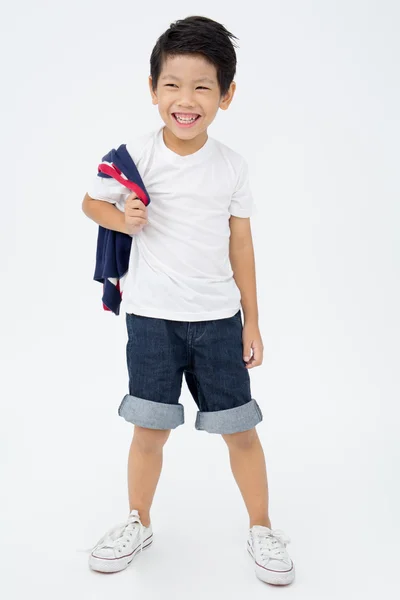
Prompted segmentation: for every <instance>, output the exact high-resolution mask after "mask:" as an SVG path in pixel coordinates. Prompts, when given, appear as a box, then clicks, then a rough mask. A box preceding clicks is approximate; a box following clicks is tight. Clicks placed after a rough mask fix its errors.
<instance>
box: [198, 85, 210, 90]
mask: <svg viewBox="0 0 400 600" xmlns="http://www.w3.org/2000/svg"><path fill="white" fill-rule="evenodd" d="M197 89H198V90H209V89H210V88H208V87H204V86H201V85H200V86H199V87H198V88H197Z"/></svg>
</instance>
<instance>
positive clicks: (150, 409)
mask: <svg viewBox="0 0 400 600" xmlns="http://www.w3.org/2000/svg"><path fill="white" fill-rule="evenodd" d="M118 414H119V416H120V417H123V418H124V419H125V420H126V421H128V422H129V423H133V424H134V425H139V427H146V428H147V429H175V428H176V427H178V425H182V423H183V422H184V420H185V417H184V411H183V405H182V404H163V403H162V402H153V401H152V400H144V399H143V398H137V397H136V396H130V395H129V394H127V395H126V396H124V398H123V400H122V402H121V404H120V406H119V408H118Z"/></svg>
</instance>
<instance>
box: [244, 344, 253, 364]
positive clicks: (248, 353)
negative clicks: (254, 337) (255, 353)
mask: <svg viewBox="0 0 400 600" xmlns="http://www.w3.org/2000/svg"><path fill="white" fill-rule="evenodd" d="M250 358H251V342H245V343H244V344H243V360H244V362H246V363H248V362H249V360H250Z"/></svg>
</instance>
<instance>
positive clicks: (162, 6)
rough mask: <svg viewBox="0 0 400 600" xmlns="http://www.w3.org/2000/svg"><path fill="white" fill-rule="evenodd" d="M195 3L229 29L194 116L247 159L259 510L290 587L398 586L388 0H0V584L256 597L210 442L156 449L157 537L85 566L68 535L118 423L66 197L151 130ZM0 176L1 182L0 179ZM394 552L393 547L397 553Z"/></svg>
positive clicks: (110, 481)
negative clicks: (156, 77) (169, 62)
mask: <svg viewBox="0 0 400 600" xmlns="http://www.w3.org/2000/svg"><path fill="white" fill-rule="evenodd" d="M191 14H202V15H205V16H209V17H211V18H213V19H216V20H219V21H221V22H222V23H223V24H224V25H225V26H226V27H227V28H228V29H229V30H230V31H232V32H233V33H234V34H236V35H237V36H238V37H239V38H240V42H239V44H240V48H239V49H238V51H237V54H238V72H237V77H236V82H237V85H238V90H237V95H236V97H235V99H234V102H233V104H232V106H231V108H230V109H229V111H228V112H226V113H220V114H219V115H218V116H217V119H216V121H215V123H214V124H213V126H212V128H211V130H210V135H212V136H214V137H217V138H219V139H220V140H221V141H223V142H224V143H226V144H228V145H230V146H231V147H232V148H234V149H236V150H238V151H239V152H241V153H242V154H243V155H244V156H245V157H246V159H247V161H248V163H249V166H250V172H251V178H252V187H253V191H254V195H255V197H256V201H257V206H258V212H257V217H256V218H255V219H254V222H253V231H254V240H255V247H256V252H257V274H258V288H259V303H260V312H261V328H262V333H263V337H264V344H265V362H264V365H263V366H262V367H261V368H259V369H257V370H255V371H253V372H252V375H251V376H252V387H253V396H254V397H255V398H256V399H257V401H258V402H259V403H260V405H261V407H262V410H263V413H264V421H263V423H262V424H261V425H260V426H259V428H258V430H259V435H260V437H261V439H262V441H263V445H264V448H265V453H266V458H267V464H268V474H269V482H270V494H271V517H272V524H273V527H275V528H282V529H284V530H285V531H286V532H287V534H289V536H290V537H291V538H292V544H291V545H290V546H289V550H290V552H291V554H292V557H293V559H294V560H295V563H296V566H297V581H296V583H295V584H294V586H291V587H289V588H287V589H285V591H283V590H281V591H280V592H279V593H284V594H285V597H291V598H296V600H297V599H300V598H301V599H303V598H304V599H307V600H313V599H318V600H320V599H321V598H324V600H329V599H331V598H335V599H336V598H338V599H339V598H343V597H345V598H352V599H358V598H363V600H366V599H368V598H375V597H376V596H377V595H378V594H379V596H380V597H388V598H389V597H390V598H391V597H393V595H394V590H395V589H396V588H397V583H396V581H395V573H397V566H398V564H397V563H398V539H399V534H400V531H399V529H400V519H399V509H398V507H399V505H400V493H399V438H398V429H399V408H398V405H399V400H400V385H399V358H400V356H399V341H398V340H399V335H400V327H399V325H400V323H399V306H400V293H399V292H400V283H399V263H400V261H399V255H400V252H399V235H398V231H399V177H398V163H399V142H398V140H399V134H400V123H399V106H400V84H399V77H398V73H399V58H400V53H399V50H400V45H399V35H398V33H399V27H400V19H399V17H400V9H399V4H398V3H397V2H396V1H395V0H393V1H390V0H380V1H378V0H336V1H333V0H320V1H319V2H318V1H316V0H314V1H311V0H281V1H277V0H276V1H268V0H267V1H266V2H262V3H259V2H258V0H257V1H256V0H249V1H247V2H246V3H245V4H243V3H238V4H237V5H234V4H233V3H232V2H228V1H227V0H225V1H221V2H216V1H215V0H214V1H210V0H202V1H201V2H199V1H198V2H195V1H190V0H188V1H187V2H186V3H183V2H178V1H176V0H170V1H169V2H162V1H161V0H156V1H155V2H152V3H135V2H133V1H131V2H128V0H115V1H114V2H113V3H110V2H105V1H104V0H96V1H95V0H79V1H78V0H69V1H68V2H66V1H63V2H62V1H58V2H54V1H53V2H50V1H48V2H45V1H44V0H42V1H39V0H38V1H36V2H28V0H20V1H19V2H15V3H11V4H10V3H9V4H8V5H7V8H6V9H5V13H4V10H3V14H2V26H1V27H2V32H1V44H2V46H3V47H2V58H3V61H4V64H3V68H2V73H3V77H2V81H3V91H2V97H1V102H2V105H3V107H2V115H3V116H4V120H3V129H4V137H3V143H2V146H3V149H2V152H3V156H2V164H3V165H4V166H5V168H4V171H3V178H2V185H3V194H2V196H3V197H2V218H1V219H0V222H1V229H2V231H1V245H2V261H1V267H0V268H1V279H0V281H1V297H2V310H1V365H2V367H1V373H2V374H1V385H2V391H1V403H2V406H1V415H2V418H1V425H0V433H1V472H2V473H1V475H2V486H1V489H2V493H1V507H0V526H1V535H0V550H1V560H0V565H1V567H0V570H1V577H0V589H3V591H5V594H4V597H6V598H7V599H8V600H11V599H14V598H22V597H26V596H27V595H28V594H29V596H30V597H32V595H33V597H35V598H36V597H39V596H40V597H41V598H44V599H47V598H57V599H58V600H63V599H64V598H65V599H67V598H68V599H69V598H71V597H74V598H77V599H81V598H82V599H85V600H86V599H88V598H93V599H94V598H95V599H96V600H100V599H103V598H104V599H106V598H109V597H110V594H112V595H113V597H114V595H116V594H119V597H132V596H134V597H136V594H137V597H139V596H140V598H141V599H142V600H147V599H156V598H157V599H158V598H161V597H163V598H168V599H169V598H171V599H172V598H174V599H186V598H187V596H188V594H190V595H191V596H192V598H194V599H196V600H197V599H200V598H204V597H207V598H210V599H211V600H213V599H217V598H218V599H219V598H221V597H222V598H225V597H226V598H228V597H229V598H234V599H235V600H236V599H239V598H243V597H247V596H250V595H251V597H254V598H264V597H265V595H266V594H269V595H272V594H276V593H278V591H277V590H275V589H273V588H270V587H268V589H265V588H266V586H265V585H264V584H262V583H261V582H259V581H258V580H256V578H255V577H254V575H253V566H252V563H251V560H250V558H249V557H248V555H247V553H246V551H245V541H246V535H247V514H246V512H245V509H244V505H243V503H242V500H241V497H240V495H239V492H238V490H237V489H236V486H235V484H234V482H233V478H232V476H231V473H230V469H229V465H228V455H227V450H226V448H225V446H224V443H223V442H222V440H221V439H220V438H219V437H217V436H212V435H209V434H206V433H203V432H197V431H195V430H194V419H195V412H196V411H195V407H194V403H193V401H192V400H191V399H190V397H189V394H188V392H187V390H186V388H184V393H183V398H182V401H183V403H184V404H185V410H186V424H185V426H183V427H181V428H180V429H178V430H176V431H175V432H174V433H173V434H172V436H171V438H170V441H169V442H168V444H167V447H166V451H165V463H164V464H165V467H164V471H163V475H162V478H161V481H160V485H159V488H158V493H157V496H156V500H155V503H154V508H153V525H154V529H155V535H156V538H155V539H156V544H154V546H153V548H152V549H151V550H150V551H149V552H147V553H145V554H144V555H143V556H140V557H138V558H137V559H136V561H135V562H134V563H133V565H132V566H131V567H130V568H129V569H128V570H127V571H125V572H123V573H120V574H117V575H114V576H109V577H107V576H102V575H100V574H94V573H92V572H90V571H89V569H88V568H87V555H86V554H84V553H83V552H80V550H81V549H82V548H87V547H90V546H91V545H93V544H94V543H95V542H96V541H97V539H98V538H99V537H100V536H101V535H102V534H103V533H104V531H105V530H106V529H108V528H109V527H111V526H112V525H114V524H115V523H118V522H120V521H121V520H123V519H124V518H125V516H126V514H127V510H128V501H127V491H126V461H127V453H128V448H129V444H130V440H131V434H132V428H131V426H130V425H129V424H128V423H126V422H125V421H124V420H123V419H121V418H120V417H119V416H118V414H117V408H118V405H119V403H120V401H121V398H122V396H123V395H124V394H125V393H126V391H127V373H126V366H125V340H126V334H125V323H124V318H123V316H122V317H118V318H117V317H115V316H114V315H111V314H109V313H104V312H103V311H102V308H101V302H100V295H101V286H100V285H99V284H97V283H95V282H93V280H92V275H93V268H94V252H95V244H96V235H97V227H96V225H95V224H94V223H93V222H91V221H89V220H88V219H87V218H86V217H85V216H84V215H83V213H82V212H81V201H82V198H83V196H84V194H85V191H86V189H87V185H88V181H89V179H91V177H92V175H93V174H94V173H96V168H97V164H98V161H99V160H100V158H101V157H102V156H103V154H104V153H105V152H107V151H108V150H109V148H110V147H112V146H115V145H116V144H120V143H123V142H125V141H126V140H127V139H128V138H132V136H133V135H135V134H136V132H137V133H138V134H139V133H140V134H141V133H145V132H146V131H148V130H149V129H153V128H155V127H157V126H158V124H159V123H160V119H159V116H158V112H157V108H156V107H153V106H152V104H151V101H150V95H149V92H148V87H147V76H148V74H149V58H150V53H151V50H152V48H153V45H154V44H155V42H156V39H157V37H158V36H159V35H160V34H161V33H162V32H163V31H164V30H165V29H166V28H167V27H168V26H169V24H170V23H171V22H172V21H174V20H176V19H178V18H184V17H186V16H189V15H191ZM4 186H5V187H4ZM396 554H397V555H396Z"/></svg>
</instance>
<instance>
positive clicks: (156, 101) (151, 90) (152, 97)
mask: <svg viewBox="0 0 400 600" xmlns="http://www.w3.org/2000/svg"><path fill="white" fill-rule="evenodd" d="M149 88H150V94H151V100H152V102H153V104H158V98H157V94H156V92H155V91H154V90H153V78H152V76H151V75H150V77H149Z"/></svg>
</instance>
